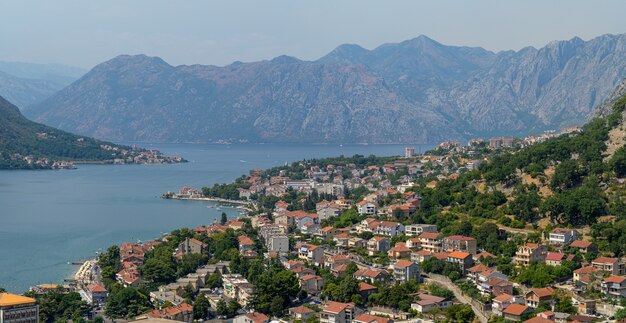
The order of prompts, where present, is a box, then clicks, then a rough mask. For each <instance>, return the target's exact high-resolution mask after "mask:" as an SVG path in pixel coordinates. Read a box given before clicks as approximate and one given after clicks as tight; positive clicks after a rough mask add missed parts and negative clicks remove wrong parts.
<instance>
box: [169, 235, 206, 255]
mask: <svg viewBox="0 0 626 323" xmlns="http://www.w3.org/2000/svg"><path fill="white" fill-rule="evenodd" d="M206 248H207V244H206V243H204V242H202V241H200V240H197V239H194V238H185V240H183V241H182V242H181V243H179V244H178V249H177V253H176V256H177V257H182V256H183V255H188V254H198V253H203V252H204V251H205V250H206Z"/></svg>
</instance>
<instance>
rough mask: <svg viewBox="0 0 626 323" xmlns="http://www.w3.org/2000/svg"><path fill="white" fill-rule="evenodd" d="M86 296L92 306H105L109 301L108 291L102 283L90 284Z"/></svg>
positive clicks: (86, 289)
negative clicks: (107, 300)
mask: <svg viewBox="0 0 626 323" xmlns="http://www.w3.org/2000/svg"><path fill="white" fill-rule="evenodd" d="M85 295H87V301H88V302H89V303H90V304H100V305H102V304H104V303H105V302H106V299H107V295H108V294H107V290H106V288H104V286H103V285H102V284H100V283H90V284H89V285H87V286H86V288H85Z"/></svg>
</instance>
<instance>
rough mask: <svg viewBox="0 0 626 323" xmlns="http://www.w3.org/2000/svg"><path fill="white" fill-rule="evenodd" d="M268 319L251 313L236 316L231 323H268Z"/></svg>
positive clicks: (262, 315) (263, 315)
mask: <svg viewBox="0 0 626 323" xmlns="http://www.w3.org/2000/svg"><path fill="white" fill-rule="evenodd" d="M269 321H270V318H269V317H267V315H265V314H263V313H259V312H252V313H248V314H243V315H239V316H237V317H236V318H235V319H234V320H233V323H269Z"/></svg>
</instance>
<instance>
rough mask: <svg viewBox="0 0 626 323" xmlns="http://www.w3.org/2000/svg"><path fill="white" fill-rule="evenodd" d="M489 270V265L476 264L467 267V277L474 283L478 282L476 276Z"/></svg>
mask: <svg viewBox="0 0 626 323" xmlns="http://www.w3.org/2000/svg"><path fill="white" fill-rule="evenodd" d="M487 270H490V269H489V267H487V266H485V265H483V264H478V265H476V266H473V267H470V268H468V269H467V279H468V280H470V281H472V282H474V284H478V276H479V274H480V273H482V272H484V271H487Z"/></svg>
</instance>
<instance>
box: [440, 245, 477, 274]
mask: <svg viewBox="0 0 626 323" xmlns="http://www.w3.org/2000/svg"><path fill="white" fill-rule="evenodd" d="M446 261H447V262H449V263H453V264H456V265H458V266H459V269H461V274H463V275H465V273H466V272H467V269H468V268H470V267H472V266H473V265H474V259H473V258H472V255H471V254H469V253H468V252H463V251H454V252H451V253H449V254H448V257H447V259H446Z"/></svg>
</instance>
